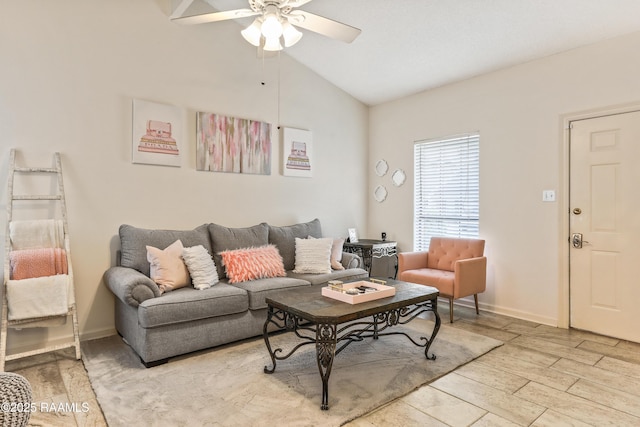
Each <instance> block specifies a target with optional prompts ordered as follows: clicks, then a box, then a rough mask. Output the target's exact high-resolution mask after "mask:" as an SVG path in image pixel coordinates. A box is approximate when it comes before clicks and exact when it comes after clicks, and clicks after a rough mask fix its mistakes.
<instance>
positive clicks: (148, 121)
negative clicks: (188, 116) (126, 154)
mask: <svg viewBox="0 0 640 427" xmlns="http://www.w3.org/2000/svg"><path fill="white" fill-rule="evenodd" d="M182 140H183V124H182V109H181V108H179V107H176V106H174V105H168V104H159V103H157V102H150V101H143V100H140V99H134V100H133V126H132V156H131V159H132V161H133V163H142V164H148V165H162V166H177V167H180V160H181V159H180V158H181V150H182V147H183V141H182Z"/></svg>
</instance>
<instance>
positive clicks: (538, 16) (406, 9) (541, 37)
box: [172, 0, 640, 105]
mask: <svg viewBox="0 0 640 427" xmlns="http://www.w3.org/2000/svg"><path fill="white" fill-rule="evenodd" d="M203 1H204V0H172V7H173V11H174V14H175V13H176V12H177V13H184V14H186V15H188V14H189V13H190V9H194V8H199V9H198V10H202V6H203V5H202V4H201V5H198V4H195V3H198V2H200V3H202V2H203ZM206 2H207V3H208V4H207V5H206V7H207V8H211V7H212V8H213V9H210V10H219V11H223V10H231V9H240V8H247V7H248V2H247V0H206ZM300 9H302V10H305V11H308V12H312V13H315V14H317V15H321V16H324V17H326V18H330V19H333V20H336V21H340V22H343V23H346V24H349V25H351V26H354V27H357V28H360V29H361V30H362V33H361V34H360V36H359V37H358V38H357V39H356V40H355V41H354V42H352V43H350V44H346V43H343V42H340V41H336V40H333V39H330V38H327V37H324V36H321V35H319V34H316V33H313V32H310V31H307V30H304V29H303V30H301V31H302V32H303V33H304V36H303V38H302V40H301V41H300V42H298V43H297V44H296V45H294V46H292V47H289V48H286V49H285V50H284V53H285V54H287V55H290V56H291V57H292V58H294V59H296V60H297V61H299V62H300V63H302V64H304V65H305V66H307V67H309V68H310V69H312V70H314V71H315V72H316V73H318V74H319V75H321V76H322V77H324V78H325V79H327V80H329V81H330V82H332V83H333V84H335V85H336V86H338V87H340V88H341V89H343V90H344V91H346V92H348V93H349V94H351V95H352V96H354V97H355V98H357V99H359V100H360V101H362V102H363V103H365V104H367V105H376V104H380V103H383V102H387V101H390V100H394V99H398V98H402V97H404V96H407V95H411V94H414V93H418V92H421V91H424V90H427V89H431V88H435V87H438V86H442V85H446V84H448V83H452V82H455V81H460V80H463V79H467V78H470V77H473V76H477V75H481V74H484V73H488V72H491V71H495V70H498V69H502V68H506V67H510V66H514V65H517V64H521V63H524V62H528V61H532V60H534V59H537V58H542V57H545V56H548V55H553V54H556V53H559V52H564V51H567V50H570V49H574V48H577V47H580V46H584V45H588V44H592V43H596V42H599V41H602V40H606V39H610V38H614V37H617V36H621V35H623V34H628V33H632V32H637V31H640V0H606V1H605V0H396V1H389V0H314V1H311V2H309V3H307V4H305V5H304V6H302V7H301V8H300ZM237 22H238V24H239V25H238V33H237V37H241V35H240V30H241V29H242V27H244V26H247V25H249V24H250V23H251V22H252V18H243V19H238V20H237ZM201 25H212V26H213V25H216V23H208V24H201ZM638 54H640V52H638Z"/></svg>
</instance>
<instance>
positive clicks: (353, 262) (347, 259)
mask: <svg viewBox="0 0 640 427" xmlns="http://www.w3.org/2000/svg"><path fill="white" fill-rule="evenodd" d="M340 263H341V264H342V266H343V267H344V268H346V269H349V268H364V267H363V265H364V262H362V258H360V256H358V254H354V253H351V252H342V261H340Z"/></svg>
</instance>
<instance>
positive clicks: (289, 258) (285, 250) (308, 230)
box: [269, 218, 322, 270]
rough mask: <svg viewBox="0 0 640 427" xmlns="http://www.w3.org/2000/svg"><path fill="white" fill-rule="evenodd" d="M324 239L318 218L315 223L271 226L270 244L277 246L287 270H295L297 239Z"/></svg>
mask: <svg viewBox="0 0 640 427" xmlns="http://www.w3.org/2000/svg"><path fill="white" fill-rule="evenodd" d="M309 236H311V237H315V238H317V239H319V238H321V237H322V227H321V226H320V220H319V219H318V218H316V219H314V220H313V221H309V222H304V223H300V224H294V225H287V226H284V227H275V226H273V225H270V226H269V243H271V244H272V245H276V247H277V248H278V251H280V255H282V259H283V261H284V269H285V270H293V269H294V268H295V265H296V237H297V238H298V239H306V238H307V237H309Z"/></svg>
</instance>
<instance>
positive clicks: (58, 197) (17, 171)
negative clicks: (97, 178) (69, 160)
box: [0, 149, 81, 371]
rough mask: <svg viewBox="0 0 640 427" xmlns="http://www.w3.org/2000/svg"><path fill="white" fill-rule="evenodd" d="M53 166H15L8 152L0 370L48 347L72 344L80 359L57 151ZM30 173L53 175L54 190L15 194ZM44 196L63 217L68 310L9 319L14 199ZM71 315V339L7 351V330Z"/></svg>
mask: <svg viewBox="0 0 640 427" xmlns="http://www.w3.org/2000/svg"><path fill="white" fill-rule="evenodd" d="M53 160H54V166H53V167H51V168H45V167H18V166H16V150H15V149H11V151H10V153H9V174H8V191H7V195H8V197H7V198H8V200H7V230H6V236H5V264H4V284H3V292H2V293H3V297H2V328H1V331H0V334H1V336H0V371H4V367H5V362H6V361H9V360H15V359H20V358H23V357H27V356H33V355H36V354H42V353H47V352H50V351H57V350H62V349H65V348H70V347H74V348H75V356H76V359H80V357H81V355H80V335H79V332H78V316H77V312H76V302H75V290H74V285H73V268H72V264H71V251H70V244H69V228H68V224H67V205H66V200H65V193H64V183H63V180H62V163H61V161H60V153H54V159H53ZM20 175H22V176H29V175H32V176H33V175H53V176H55V178H56V181H57V184H56V185H55V189H54V190H52V191H51V193H54V194H30V195H16V194H14V186H15V185H14V178H15V177H17V176H20ZM38 200H43V201H50V202H51V203H55V204H56V205H57V208H58V209H57V210H58V211H59V214H60V216H61V219H62V224H63V230H64V247H63V249H64V250H65V251H66V258H67V272H68V273H67V274H68V276H69V291H68V292H69V293H70V295H69V305H68V312H67V313H66V314H62V315H56V316H47V317H35V318H28V319H21V320H9V307H8V299H7V282H8V281H9V279H10V275H11V266H10V259H9V255H10V252H11V250H12V244H11V236H10V224H11V221H12V220H13V214H14V212H13V209H14V203H15V202H20V201H26V202H27V203H38V202H34V201H38ZM69 316H70V317H71V320H72V323H73V325H72V326H73V341H70V342H65V343H61V344H55V345H46V346H44V347H42V348H38V349H35V350H29V351H22V352H19V353H14V354H9V355H7V354H6V352H7V333H8V329H9V328H10V327H11V328H23V327H33V326H34V325H37V326H38V327H52V326H50V325H53V323H52V322H54V321H56V320H58V322H60V321H62V322H63V323H62V324H64V322H66V319H67V318H68V317H69Z"/></svg>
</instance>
